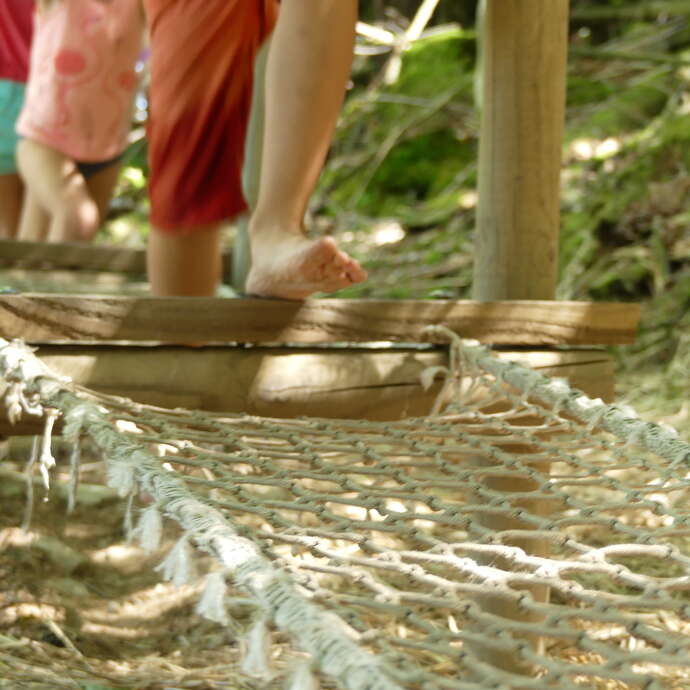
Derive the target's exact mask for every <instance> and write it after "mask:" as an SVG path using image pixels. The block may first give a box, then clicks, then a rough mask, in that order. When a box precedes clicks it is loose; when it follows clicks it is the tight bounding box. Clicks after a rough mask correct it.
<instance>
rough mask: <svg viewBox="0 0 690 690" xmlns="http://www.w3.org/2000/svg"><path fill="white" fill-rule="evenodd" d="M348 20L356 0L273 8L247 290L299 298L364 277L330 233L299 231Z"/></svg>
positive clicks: (346, 68)
mask: <svg viewBox="0 0 690 690" xmlns="http://www.w3.org/2000/svg"><path fill="white" fill-rule="evenodd" d="M356 19H357V0H320V2H318V3H303V2H285V3H283V4H282V6H281V10H280V18H279V20H278V25H277V27H276V30H275V32H274V36H273V39H272V42H271V47H270V52H269V57H268V68H267V74H266V124H265V127H266V130H265V135H264V137H265V138H264V146H263V156H262V164H261V183H260V188H259V198H258V201H257V207H256V210H255V212H254V214H253V217H252V220H251V224H250V242H251V249H252V252H251V253H252V268H251V270H250V272H249V276H248V278H247V291H248V292H250V293H253V294H258V295H264V296H273V297H285V298H289V299H302V298H304V297H307V296H308V295H310V294H312V293H314V292H333V291H335V290H339V289H341V288H343V287H346V286H348V285H351V284H353V283H357V282H360V281H362V280H365V279H366V272H365V271H364V269H362V267H361V266H360V265H359V263H358V262H357V261H355V260H353V259H351V258H350V257H349V256H347V254H345V253H343V252H341V251H340V250H338V248H337V246H336V244H335V242H334V241H333V240H332V239H331V238H329V237H325V238H321V239H319V240H313V241H312V240H309V239H307V237H306V236H305V234H304V229H303V219H304V213H305V210H306V207H307V202H308V200H309V197H310V195H311V193H312V191H313V188H314V185H315V184H316V180H317V178H318V175H319V173H320V171H321V166H322V165H323V161H324V158H325V156H326V153H327V151H328V147H329V144H330V141H331V137H332V134H333V129H334V128H335V123H336V120H337V117H338V112H339V110H340V107H341V105H342V101H343V96H344V93H345V85H346V83H347V79H348V77H349V74H350V67H351V62H352V48H353V43H354V29H355V22H356ZM295 36H299V41H296V40H295V38H294V37H295ZM315 65H317V66H318V69H315V68H314V66H315Z"/></svg>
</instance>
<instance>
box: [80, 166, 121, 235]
mask: <svg viewBox="0 0 690 690" xmlns="http://www.w3.org/2000/svg"><path fill="white" fill-rule="evenodd" d="M121 168H122V165H121V164H120V163H119V162H117V163H112V164H111V165H109V166H108V167H107V168H103V169H102V170H99V171H98V172H97V173H95V174H94V175H91V176H90V177H89V178H88V179H87V180H86V186H87V188H88V190H89V196H90V197H91V198H92V199H93V200H94V202H95V204H96V208H97V209H98V219H99V223H98V226H99V227H100V226H101V225H103V222H104V221H105V218H106V216H107V215H108V204H110V200H111V199H112V198H113V189H115V185H116V184H117V180H118V177H119V176H120V170H121Z"/></svg>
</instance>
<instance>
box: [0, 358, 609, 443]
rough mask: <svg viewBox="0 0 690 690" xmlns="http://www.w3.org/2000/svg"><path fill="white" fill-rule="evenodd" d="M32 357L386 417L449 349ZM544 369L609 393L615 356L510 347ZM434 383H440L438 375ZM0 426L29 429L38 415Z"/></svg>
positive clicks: (205, 393) (400, 414)
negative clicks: (13, 424) (32, 420)
mask: <svg viewBox="0 0 690 690" xmlns="http://www.w3.org/2000/svg"><path fill="white" fill-rule="evenodd" d="M37 354H38V357H39V358H40V359H41V360H42V361H43V362H44V363H45V364H46V365H47V366H48V367H49V368H50V369H51V370H52V371H54V372H55V373H57V374H60V375H62V376H67V377H69V378H70V379H71V380H73V381H74V382H75V383H78V384H80V385H83V386H86V387H88V388H91V389H93V390H97V391H101V392H104V393H110V394H115V395H124V396H126V397H128V398H131V399H132V400H135V401H137V402H141V403H148V404H152V405H159V406H161V407H178V406H179V407H186V408H190V409H201V410H207V411H211V412H237V413H242V412H245V413H248V414H258V415H263V416H267V417H279V418H289V417H297V416H301V415H307V416H311V417H329V418H349V419H370V420H379V421H387V420H393V419H401V418H404V417H414V416H421V415H424V414H427V413H428V412H429V411H430V410H431V408H432V406H433V403H434V400H435V398H436V395H437V393H438V390H439V386H438V385H436V386H434V387H432V388H431V389H430V390H428V391H427V390H424V388H423V387H422V385H421V374H422V372H423V371H424V370H425V369H426V368H428V367H433V366H446V365H447V364H448V355H447V348H432V347H425V348H419V347H417V348H404V347H400V346H399V347H395V348H390V347H387V348H379V349H375V348H363V347H360V348H334V347H330V348H329V347H323V348H305V347H301V348H287V347H281V348H265V347H254V348H245V347H204V348H184V347H167V346H159V347H142V346H129V347H127V346H107V345H93V346H87V345H83V346H74V345H59V346H58V345H46V346H41V347H39V348H38V351H37ZM499 356H500V357H502V358H506V359H512V360H517V361H519V362H521V363H523V364H525V365H527V366H530V367H532V368H533V369H535V370H537V371H539V372H540V373H543V374H545V375H548V376H558V377H565V378H568V380H569V381H570V383H571V384H572V385H574V386H577V387H578V388H581V389H586V390H587V391H588V392H589V394H590V395H592V396H594V397H601V398H604V399H605V400H611V399H612V397H613V364H612V360H611V357H610V356H609V355H608V354H607V353H606V352H603V351H600V350H584V349H578V350H573V351H565V350H557V351H528V352H524V351H507V352H501V353H500V354H499ZM439 385H440V384H439ZM28 422H29V423H28V424H27V420H25V421H24V423H22V425H20V426H18V427H11V426H9V424H8V422H7V420H6V418H5V416H4V415H0V433H4V434H5V435H11V434H22V433H32V432H35V431H36V430H37V429H38V426H37V422H34V423H33V424H31V423H30V422H31V420H28Z"/></svg>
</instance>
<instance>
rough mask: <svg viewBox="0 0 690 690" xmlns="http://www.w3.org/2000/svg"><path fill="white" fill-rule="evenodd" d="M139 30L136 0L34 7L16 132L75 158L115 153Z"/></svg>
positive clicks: (68, 0)
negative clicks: (36, 10) (26, 70)
mask: <svg viewBox="0 0 690 690" xmlns="http://www.w3.org/2000/svg"><path fill="white" fill-rule="evenodd" d="M143 34H144V20H143V14H142V10H141V7H140V0H59V1H58V2H57V3H56V4H55V5H53V6H51V7H50V8H49V9H48V10H46V11H43V12H37V13H36V18H35V33H34V42H33V46H32V50H31V65H30V69H29V81H28V83H27V89H26V96H25V100H24V108H23V109H22V112H21V115H20V116H19V120H18V122H17V132H18V133H19V134H21V135H22V136H24V137H27V138H30V139H34V140H36V141H39V142H41V143H43V144H46V145H47V146H50V147H52V148H55V149H56V150H58V151H61V152H62V153H64V154H65V155H67V156H69V157H70V158H73V159H74V160H77V161H79V162H101V161H106V160H109V159H111V158H115V157H116V156H118V155H119V154H121V153H122V152H123V151H124V149H125V148H126V146H127V135H128V133H129V129H130V115H131V109H132V101H133V97H134V93H135V90H136V86H137V76H136V72H135V65H136V61H137V57H138V56H139V53H140V51H141V46H142V41H143Z"/></svg>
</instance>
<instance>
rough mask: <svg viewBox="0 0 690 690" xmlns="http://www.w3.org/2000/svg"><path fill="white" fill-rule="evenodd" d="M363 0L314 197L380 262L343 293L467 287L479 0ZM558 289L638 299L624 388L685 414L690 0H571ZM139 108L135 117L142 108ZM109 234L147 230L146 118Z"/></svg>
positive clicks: (362, 252) (126, 236) (113, 237)
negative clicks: (421, 20) (427, 14)
mask: <svg viewBox="0 0 690 690" xmlns="http://www.w3.org/2000/svg"><path fill="white" fill-rule="evenodd" d="M421 4H422V3H421V0H362V1H361V21H362V23H363V25H362V26H361V27H360V28H361V32H360V35H359V37H358V44H357V55H356V57H355V61H354V69H353V74H352V82H351V85H350V88H349V91H348V96H347V101H346V104H345V107H344V109H343V112H342V116H341V120H340V123H339V127H338V130H337V133H336V137H335V141H334V145H333V148H332V151H331V154H330V156H329V159H328V162H327V165H326V167H325V170H324V173H323V175H322V178H321V181H320V183H319V187H318V189H317V193H316V194H315V195H314V198H313V200H312V205H311V208H310V224H311V226H312V227H314V229H315V230H316V231H318V232H333V233H337V234H338V237H339V241H340V242H342V243H344V244H345V245H346V248H347V249H348V251H350V252H351V253H353V254H354V255H355V256H357V257H358V258H360V259H361V260H362V261H363V262H364V263H365V265H366V266H367V268H368V269H369V272H370V275H371V278H370V280H369V281H368V282H367V283H366V284H364V285H362V286H356V287H354V288H352V289H350V290H348V291H344V292H343V293H340V294H341V295H342V296H347V297H366V296H370V297H391V298H419V299H426V298H429V299H433V298H465V297H469V288H470V283H471V279H472V247H473V233H474V212H475V204H476V192H475V185H476V172H477V170H476V160H477V147H478V122H479V119H478V113H477V109H476V107H475V89H476V83H477V79H476V69H475V68H476V66H477V16H478V11H477V10H478V7H477V5H478V3H477V2H476V0H465V1H463V2H458V0H452V1H451V0H440V2H439V4H438V5H437V7H436V8H435V11H434V13H433V15H432V17H431V18H430V20H429V21H428V22H427V23H426V25H425V28H424V31H422V32H421V35H420V36H418V37H416V38H415V39H414V40H412V41H410V42H409V44H408V45H407V46H406V47H405V49H404V50H401V49H399V46H401V45H402V39H403V37H404V36H405V34H406V32H407V31H408V30H409V27H410V24H411V22H413V20H414V17H415V15H416V13H417V12H418V10H419V8H420V5H421ZM567 99H568V100H567V102H568V110H567V131H566V139H565V141H564V148H563V160H564V166H563V176H562V234H561V245H560V284H559V290H558V297H559V298H562V299H576V300H622V301H640V302H642V303H643V304H644V305H645V309H644V318H643V324H642V329H641V332H640V335H639V337H638V342H637V344H636V345H635V346H634V347H629V348H620V349H618V350H617V351H616V354H617V356H618V361H619V364H620V367H619V368H620V376H619V379H620V381H621V386H622V393H623V394H624V395H625V396H626V397H627V398H628V399H630V400H631V402H633V403H634V404H635V405H636V406H637V407H638V408H642V409H643V410H644V409H645V408H652V409H654V411H655V414H656V417H657V418H664V419H665V418H668V419H670V420H671V421H673V422H674V423H676V424H677V425H678V424H680V425H682V424H683V422H686V421H687V418H688V414H689V413H690V409H688V408H689V406H688V404H687V403H685V399H686V398H687V395H688V393H687V391H688V372H689V371H690V347H688V345H689V341H690V176H689V175H688V168H689V167H690V3H688V2H687V0H680V1H678V0H571V25H570V52H569V74H568V93H567ZM140 119H141V118H140ZM134 139H135V141H134V142H133V144H132V147H131V149H130V152H129V156H128V161H127V167H126V168H125V170H124V173H123V176H122V180H121V182H120V185H119V189H118V194H117V198H116V199H115V200H114V203H113V211H112V214H111V215H112V217H111V220H110V222H109V224H108V225H107V227H106V229H105V230H104V231H103V233H102V235H101V237H100V238H99V241H107V242H117V243H124V244H127V245H131V246H137V245H141V244H143V242H144V241H145V237H146V233H147V225H146V217H147V207H146V203H147V202H146V192H145V187H146V178H147V168H146V152H145V140H144V139H143V131H142V129H141V124H140V123H139V124H138V131H137V133H136V134H135V137H134Z"/></svg>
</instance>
